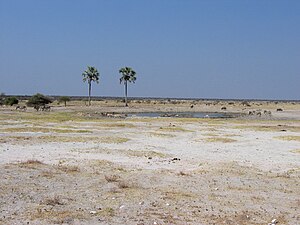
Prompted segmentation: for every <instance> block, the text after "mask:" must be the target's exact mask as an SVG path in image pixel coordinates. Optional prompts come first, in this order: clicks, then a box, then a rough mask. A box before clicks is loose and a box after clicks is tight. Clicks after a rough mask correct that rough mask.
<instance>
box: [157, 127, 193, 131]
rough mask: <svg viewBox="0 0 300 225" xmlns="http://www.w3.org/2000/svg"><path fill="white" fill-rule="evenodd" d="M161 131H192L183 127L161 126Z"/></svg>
mask: <svg viewBox="0 0 300 225" xmlns="http://www.w3.org/2000/svg"><path fill="white" fill-rule="evenodd" d="M159 131H168V132H192V131H191V130H187V129H185V128H183V127H160V128H159Z"/></svg>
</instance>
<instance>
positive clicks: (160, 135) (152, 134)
mask: <svg viewBox="0 0 300 225" xmlns="http://www.w3.org/2000/svg"><path fill="white" fill-rule="evenodd" d="M149 134H150V136H155V137H162V138H172V137H176V135H173V134H166V133H158V132H150V133H149Z"/></svg>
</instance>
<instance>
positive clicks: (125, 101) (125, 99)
mask: <svg viewBox="0 0 300 225" xmlns="http://www.w3.org/2000/svg"><path fill="white" fill-rule="evenodd" d="M125 106H126V107H127V106H128V104H127V81H125Z"/></svg>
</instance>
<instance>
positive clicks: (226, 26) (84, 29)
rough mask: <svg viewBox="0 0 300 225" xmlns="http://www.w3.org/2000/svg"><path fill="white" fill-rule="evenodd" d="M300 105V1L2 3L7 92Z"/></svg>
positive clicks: (0, 37) (0, 45) (2, 86)
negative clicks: (89, 78) (126, 78)
mask: <svg viewBox="0 0 300 225" xmlns="http://www.w3.org/2000/svg"><path fill="white" fill-rule="evenodd" d="M88 65H91V66H95V67H96V68H98V69H99V71H100V74H101V77H100V84H94V85H93V86H92V88H93V89H92V94H93V95H96V96H123V92H124V90H123V89H124V88H123V85H120V84H119V76H120V75H119V73H118V70H119V68H120V67H123V66H130V67H132V68H133V69H134V70H135V71H136V72H137V81H136V83H135V84H133V85H130V86H129V96H136V97H191V98H255V99H296V100H299V99H300V1H299V0H281V1H279V0H126V1H125V0H0V92H5V93H6V94H35V93H37V92H40V93H43V94H49V95H86V94H87V84H84V83H83V82H82V77H81V74H82V72H83V71H84V70H85V69H86V67H87V66H88Z"/></svg>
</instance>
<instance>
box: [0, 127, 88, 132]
mask: <svg viewBox="0 0 300 225" xmlns="http://www.w3.org/2000/svg"><path fill="white" fill-rule="evenodd" d="M0 132H10V133H25V132H32V133H35V132H40V133H92V131H90V130H77V129H57V128H45V127H9V128H2V129H0Z"/></svg>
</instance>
